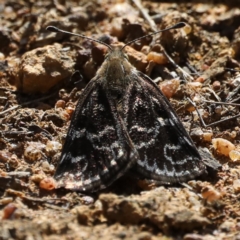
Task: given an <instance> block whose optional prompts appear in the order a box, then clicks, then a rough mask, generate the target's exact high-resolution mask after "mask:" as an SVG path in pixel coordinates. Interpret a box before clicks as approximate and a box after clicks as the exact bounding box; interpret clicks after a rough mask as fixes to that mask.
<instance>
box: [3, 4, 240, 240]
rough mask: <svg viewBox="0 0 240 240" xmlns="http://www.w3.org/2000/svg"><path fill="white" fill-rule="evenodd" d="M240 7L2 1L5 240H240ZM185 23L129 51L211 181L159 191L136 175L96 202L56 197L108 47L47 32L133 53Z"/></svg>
mask: <svg viewBox="0 0 240 240" xmlns="http://www.w3.org/2000/svg"><path fill="white" fill-rule="evenodd" d="M134 2H135V3H134ZM239 4H240V3H239V1H231V0H229V1H212V2H211V3H210V2H209V1H206V2H205V1H202V2H199V1H191V2H189V1H176V2H174V1H165V2H164V3H159V2H157V1H142V2H141V3H139V2H138V1H123V0H122V1H120V0H119V1H107V0H104V1H84V0H83V1H64V0H59V1H36V2H34V1H5V2H4V1H0V11H1V22H2V24H1V26H2V27H1V28H0V42H1V45H0V78H1V81H0V123H1V124H0V129H1V132H0V182H1V184H0V196H1V198H0V207H1V208H0V217H1V218H2V221H1V222H0V239H4V240H5V239H139V240H140V239H141V240H148V239H165V240H166V239H169V240H170V239H184V240H202V239H209V240H212V239H240V204H239V198H240V144H239V142H240V141H239V140H240V132H239V120H240V118H239V117H236V116H237V115H238V114H239V89H240V88H239V81H240V75H239V70H240V62H239V60H240V37H239V36H240V35H239V34H240V9H239ZM180 21H181V22H185V23H187V26H185V27H184V28H182V29H174V30H171V31H168V32H164V33H162V34H157V35H155V36H152V37H147V38H144V39H142V40H140V41H138V42H135V43H133V44H131V45H130V46H128V47H126V49H125V50H126V53H127V55H128V57H129V61H130V62H131V63H132V64H133V65H134V66H135V67H136V68H137V69H138V70H139V71H141V72H143V73H145V74H147V75H148V76H150V77H151V78H152V79H153V80H154V81H155V82H156V84H158V85H159V87H160V88H161V90H162V91H163V93H164V94H165V95H166V97H168V98H169V101H170V102H171V104H172V106H173V107H174V109H175V110H176V112H177V113H178V115H179V118H180V119H181V121H182V122H183V125H184V126H185V128H186V129H187V131H188V132H189V134H190V136H191V138H192V139H193V141H194V142H195V144H196V146H197V148H198V149H199V151H200V152H201V154H202V156H203V158H204V160H205V162H206V165H208V168H207V170H208V174H205V175H203V176H200V177H199V178H197V179H193V180H191V181H189V182H187V183H184V184H179V185H174V186H158V185H157V184H155V183H149V182H147V181H145V180H141V179H137V178H135V177H134V176H132V174H131V172H129V173H128V174H126V175H124V176H123V177H122V178H120V179H119V180H117V181H116V182H114V184H113V185H111V186H110V187H108V188H106V189H104V190H102V191H100V192H96V193H79V192H76V191H70V190H66V189H63V188H60V189H57V188H56V182H55V181H54V178H53V175H54V172H55V169H56V166H57V163H58V160H59V157H60V154H61V148H62V145H63V143H64V140H65V138H66V134H67V128H68V126H69V123H70V119H71V116H72V113H73V111H74V109H75V106H76V103H77V101H78V99H79V96H80V95H81V92H82V91H83V89H84V87H85V86H86V84H87V83H88V82H89V80H90V79H91V78H92V77H94V75H95V74H96V71H97V69H98V68H99V67H100V66H101V64H102V62H103V59H104V55H105V54H106V52H107V47H106V46H103V45H100V44H97V43H94V42H91V41H89V40H88V39H81V38H79V37H73V36H69V35H66V34H62V33H57V34H56V33H53V32H49V31H47V30H46V27H47V26H49V25H52V26H56V27H58V28H61V29H64V30H67V31H71V32H74V33H79V34H84V35H86V36H88V37H92V38H94V39H98V40H101V41H104V42H105V43H107V44H112V45H114V44H116V45H121V46H122V45H123V43H127V42H129V41H131V40H133V39H136V38H138V37H141V36H143V35H146V34H149V33H152V32H153V31H156V30H159V29H163V28H165V27H168V26H171V25H173V24H176V23H177V22H180ZM165 53H167V54H168V55H169V57H171V59H173V61H174V63H175V64H174V63H173V62H171V60H170V59H169V57H167V56H166V54H165ZM189 99H192V101H193V103H191V102H190V100H189ZM209 101H210V102H213V103H210V102H209ZM220 102H223V104H219V103H220ZM193 104H194V105H195V106H196V107H197V109H198V111H199V115H200V116H201V118H202V120H203V121H204V122H205V124H206V125H204V124H203V122H202V121H201V119H200V117H199V115H198V114H197V111H196V108H195V107H194V106H193ZM226 119H227V120H226Z"/></svg>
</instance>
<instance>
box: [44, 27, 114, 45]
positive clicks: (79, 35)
mask: <svg viewBox="0 0 240 240" xmlns="http://www.w3.org/2000/svg"><path fill="white" fill-rule="evenodd" d="M46 30H48V31H50V32H55V33H57V32H61V33H66V34H69V35H73V36H77V37H81V38H85V39H88V40H90V41H92V42H97V43H100V44H102V45H105V46H106V47H108V48H109V49H110V50H112V47H111V46H110V45H108V44H107V43H105V42H102V41H99V40H96V39H93V38H90V37H87V36H85V35H82V34H77V33H71V32H68V31H65V30H62V29H60V28H57V27H54V26H48V27H47V28H46Z"/></svg>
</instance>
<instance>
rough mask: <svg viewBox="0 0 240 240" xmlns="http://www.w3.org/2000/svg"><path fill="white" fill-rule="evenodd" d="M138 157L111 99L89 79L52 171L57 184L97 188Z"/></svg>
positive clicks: (100, 87) (82, 188) (109, 182)
mask: <svg viewBox="0 0 240 240" xmlns="http://www.w3.org/2000/svg"><path fill="white" fill-rule="evenodd" d="M137 159H138V153H137V151H136V150H135V148H134V146H133V144H132V142H131V140H130V137H129V135H128V133H127V131H126V129H125V126H124V124H123V120H122V119H121V117H120V116H119V113H118V111H117V109H116V103H115V100H114V99H113V98H111V97H109V96H108V93H107V92H106V91H104V89H103V87H102V85H101V84H100V83H99V82H98V81H97V80H96V79H93V80H92V81H91V82H90V83H89V84H88V86H87V87H86V88H85V90H84V92H83V94H82V95H81V97H80V100H79V102H78V104H77V107H76V110H75V112H74V115H73V118H72V120H71V124H70V127H69V130H68V134H67V138H66V142H65V144H64V147H63V150H62V156H61V159H60V162H59V165H58V167H57V170H56V173H55V179H56V180H57V182H58V187H65V188H68V189H74V190H79V191H90V192H91V191H98V190H99V189H102V188H105V187H106V186H108V185H110V184H111V183H112V182H113V181H114V180H116V179H117V178H119V177H120V176H121V175H122V174H123V173H124V172H125V171H126V170H128V169H129V168H130V167H131V166H132V165H133V164H134V163H135V162H136V161H137Z"/></svg>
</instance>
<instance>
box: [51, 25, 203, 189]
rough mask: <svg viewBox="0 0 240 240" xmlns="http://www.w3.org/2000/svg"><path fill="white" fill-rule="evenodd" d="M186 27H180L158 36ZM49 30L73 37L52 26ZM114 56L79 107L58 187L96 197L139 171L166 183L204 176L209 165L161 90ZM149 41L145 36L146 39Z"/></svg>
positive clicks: (112, 50)
mask: <svg viewBox="0 0 240 240" xmlns="http://www.w3.org/2000/svg"><path fill="white" fill-rule="evenodd" d="M183 26H185V23H178V24H176V25H174V26H172V27H169V28H166V29H163V30H160V31H157V32H154V33H152V34H149V35H146V36H150V35H153V34H156V33H158V32H163V31H166V30H170V29H177V28H181V27H183ZM47 30H50V31H53V32H63V33H69V32H66V31H64V30H61V29H58V28H55V27H53V26H49V27H48V28H47ZM69 34H72V35H77V36H80V37H84V38H87V39H89V40H91V41H95V42H98V43H101V44H103V45H105V46H107V47H108V49H109V53H108V54H107V55H106V57H105V60H104V62H103V63H102V65H101V67H100V68H99V70H98V71H97V73H96V76H95V77H94V78H93V79H92V80H91V81H90V82H89V83H88V85H87V86H86V88H85V89H84V91H83V93H82V95H81V96H80V99H79V101H78V103H77V106H76V110H75V112H74V114H73V117H72V120H71V123H70V127H69V129H68V133H67V137H66V141H65V144H64V146H63V150H62V154H61V158H60V161H59V164H58V166H57V170H56V172H55V176H54V177H55V179H56V180H57V184H58V187H64V188H67V189H72V190H78V191H87V192H94V191H99V190H100V189H103V188H106V187H108V186H109V185H111V184H112V183H113V182H114V181H115V180H116V179H118V178H119V177H121V176H122V175H123V174H125V173H126V172H127V171H128V170H130V169H133V170H134V172H136V173H137V174H138V175H139V176H140V177H141V178H144V179H150V180H154V181H156V182H158V183H160V184H173V183H179V182H184V181H187V180H190V179H193V178H195V177H196V176H199V175H201V174H202V173H203V172H204V171H205V164H204V163H203V161H202V159H201V156H200V154H199V152H198V150H197V149H196V147H195V145H194V143H193V141H192V140H191V138H190V137H189V135H188V133H187V132H186V130H185V129H184V127H183V125H182V123H181V121H180V120H179V118H178V116H177V114H176V112H175V111H174V109H173V108H172V106H171V105H170V103H169V101H168V100H167V98H166V97H165V96H164V95H163V93H162V92H161V91H160V89H159V87H158V86H157V85H156V84H155V83H154V82H153V81H152V80H151V79H150V78H149V77H148V76H146V75H145V74H143V73H142V72H140V71H138V70H137V69H136V68H135V67H133V66H132V65H131V64H130V62H129V61H128V57H127V55H126V54H125V53H124V48H125V47H126V46H127V45H129V44H131V43H132V42H135V41H138V40H139V39H141V38H143V37H141V38H138V39H135V40H133V41H131V42H128V43H127V44H125V45H124V46H123V47H121V48H119V47H114V46H110V45H108V44H106V43H104V42H101V41H98V40H94V39H91V38H88V37H86V36H84V35H80V34H73V33H69ZM146 36H144V37H146Z"/></svg>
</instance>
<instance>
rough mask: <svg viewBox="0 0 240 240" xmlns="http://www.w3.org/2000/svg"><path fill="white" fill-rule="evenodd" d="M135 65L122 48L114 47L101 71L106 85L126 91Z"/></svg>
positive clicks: (109, 87)
mask: <svg viewBox="0 0 240 240" xmlns="http://www.w3.org/2000/svg"><path fill="white" fill-rule="evenodd" d="M133 69H134V67H133V66H132V65H131V64H130V63H129V61H128V59H127V56H126V55H125V54H124V53H123V52H122V51H120V49H113V50H112V51H111V52H110V53H109V54H108V55H107V56H106V59H105V61H104V62H103V65H102V67H101V69H100V70H99V73H100V74H102V75H103V76H104V82H103V84H104V86H105V87H106V88H108V89H109V90H111V89H112V90H118V91H124V89H125V87H126V84H127V82H128V79H129V75H130V74H131V71H132V70H133Z"/></svg>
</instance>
